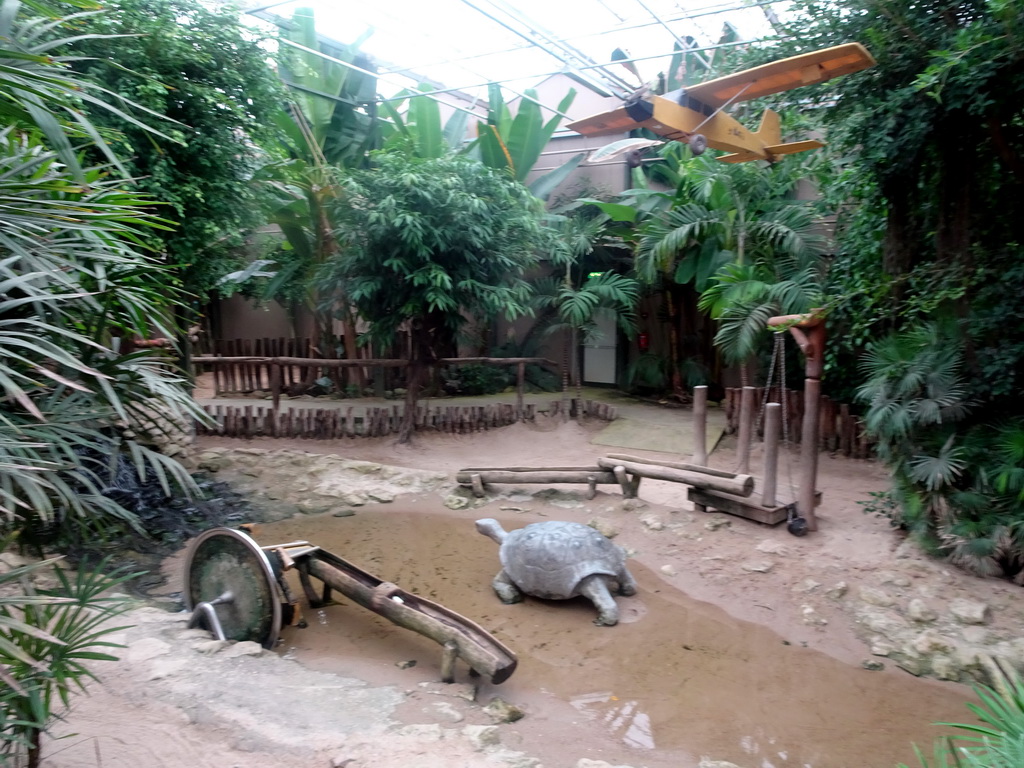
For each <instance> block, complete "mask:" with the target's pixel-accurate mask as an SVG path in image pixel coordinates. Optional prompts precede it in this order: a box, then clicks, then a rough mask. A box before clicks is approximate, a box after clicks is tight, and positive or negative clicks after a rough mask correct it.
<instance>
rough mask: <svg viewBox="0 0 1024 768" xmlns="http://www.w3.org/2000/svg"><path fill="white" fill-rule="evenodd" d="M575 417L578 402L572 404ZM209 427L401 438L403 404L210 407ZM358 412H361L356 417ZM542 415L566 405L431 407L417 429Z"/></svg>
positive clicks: (464, 428) (590, 412) (591, 411)
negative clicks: (284, 408) (376, 406)
mask: <svg viewBox="0 0 1024 768" xmlns="http://www.w3.org/2000/svg"><path fill="white" fill-rule="evenodd" d="M569 407H570V413H571V414H575V413H576V411H577V407H578V401H577V400H576V399H573V400H571V401H570V402H569ZM203 409H204V410H205V411H206V413H207V415H208V416H209V417H210V422H209V423H202V422H197V423H196V433H197V434H199V435H221V436H224V437H242V438H253V437H302V438H311V439H315V440H339V439H342V438H355V437H383V436H385V435H393V434H397V433H398V432H399V430H400V429H401V426H402V413H403V409H402V406H400V405H392V406H389V407H380V408H375V407H371V408H356V407H353V406H349V407H345V408H288V409H286V410H275V409H274V408H269V407H265V406H252V405H246V406H225V405H206V406H204V407H203ZM357 411H358V413H357ZM538 413H546V414H548V415H550V416H558V415H560V414H561V413H562V401H561V400H554V401H552V402H551V403H549V404H547V405H546V406H545V405H537V404H534V403H528V404H526V405H524V406H522V407H521V408H520V407H517V406H515V405H512V404H508V403H495V404H493V405H466V406H459V405H450V406H446V405H438V406H434V405H427V406H420V407H418V408H417V409H416V430H417V431H424V430H434V431H438V432H447V433H454V434H466V433H470V432H481V431H485V430H489V429H492V428H495V427H504V426H507V425H509V424H515V423H516V422H518V421H533V420H534V419H536V417H537V414H538ZM583 413H584V415H587V416H593V417H595V418H599V419H604V420H606V421H612V420H614V419H615V417H616V409H615V407H614V406H612V405H609V404H608V403H600V402H597V401H594V400H584V401H583Z"/></svg>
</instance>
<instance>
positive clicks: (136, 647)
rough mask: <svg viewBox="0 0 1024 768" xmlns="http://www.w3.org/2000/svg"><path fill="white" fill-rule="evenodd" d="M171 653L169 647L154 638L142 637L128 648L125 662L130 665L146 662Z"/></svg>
mask: <svg viewBox="0 0 1024 768" xmlns="http://www.w3.org/2000/svg"><path fill="white" fill-rule="evenodd" d="M170 652H171V646H170V644H168V643H165V642H164V641H163V640H158V639H157V638H155V637H144V638H142V639H141V640H136V641H135V642H134V643H132V644H131V645H129V646H128V655H127V660H128V661H129V662H131V663H136V662H139V661H148V660H149V659H155V658H156V657H157V656H165V655H166V654H168V653H170Z"/></svg>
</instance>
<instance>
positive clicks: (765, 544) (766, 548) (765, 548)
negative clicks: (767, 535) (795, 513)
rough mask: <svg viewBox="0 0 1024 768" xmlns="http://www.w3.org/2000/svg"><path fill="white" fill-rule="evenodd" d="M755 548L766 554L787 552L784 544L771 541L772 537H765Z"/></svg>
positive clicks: (783, 553)
mask: <svg viewBox="0 0 1024 768" xmlns="http://www.w3.org/2000/svg"><path fill="white" fill-rule="evenodd" d="M756 549H757V551H758V552H764V553H765V554H766V555H785V554H788V552H789V550H788V549H786V545H785V544H783V543H782V542H781V541H773V540H772V539H765V540H764V541H762V542H761V543H760V544H758V545H757V547H756Z"/></svg>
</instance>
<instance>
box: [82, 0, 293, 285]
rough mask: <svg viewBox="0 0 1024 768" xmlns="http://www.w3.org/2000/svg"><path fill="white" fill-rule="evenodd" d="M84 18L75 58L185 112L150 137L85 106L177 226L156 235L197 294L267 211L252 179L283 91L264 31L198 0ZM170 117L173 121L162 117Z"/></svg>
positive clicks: (151, 2)
mask: <svg viewBox="0 0 1024 768" xmlns="http://www.w3.org/2000/svg"><path fill="white" fill-rule="evenodd" d="M105 8H106V9H107V10H106V12H105V13H102V14H99V15H95V16H90V17H88V18H86V19H84V20H83V21H82V22H81V23H82V25H83V26H84V30H85V31H86V32H88V33H91V34H92V35H117V36H118V37H117V38H116V39H101V38H97V37H90V38H87V39H84V40H79V41H77V42H75V43H74V50H75V52H76V53H78V54H79V55H81V56H83V57H88V58H84V59H82V60H79V61H77V62H75V67H76V69H77V70H78V71H80V72H82V73H83V74H84V75H86V77H87V78H88V79H89V80H91V81H93V82H96V83H99V84H101V85H102V86H103V87H104V88H106V89H107V90H108V91H110V92H112V93H113V94H116V95H117V96H120V97H123V98H125V99H128V100H130V101H132V102H134V103H137V104H140V105H142V106H144V107H146V108H148V109H150V110H152V111H153V112H155V113H157V114H160V115H165V116H166V117H168V118H170V119H172V120H174V121H176V123H175V124H173V125H172V126H171V127H167V128H165V133H167V134H168V135H170V136H171V137H173V139H174V141H168V140H165V139H161V138H160V137H158V136H153V135H152V133H150V132H147V131H145V130H143V129H141V128H140V127H139V125H137V124H135V123H132V122H128V121H126V120H124V119H122V118H121V117H119V116H117V115H111V114H110V113H109V112H104V111H102V110H98V109H95V108H94V107H93V106H92V105H90V104H87V105H86V106H87V108H88V110H87V114H88V116H89V119H90V120H91V121H92V122H94V123H95V124H96V125H97V126H98V127H99V128H100V129H101V130H103V131H104V132H105V135H106V136H107V140H108V141H109V143H110V144H111V146H112V147H113V149H114V151H115V152H116V153H117V154H118V155H120V156H121V157H123V158H124V163H125V165H126V166H127V168H128V170H129V172H130V174H131V175H132V176H133V177H135V178H136V179H137V182H136V183H137V185H138V188H139V189H140V190H141V191H143V192H145V193H147V194H149V195H151V197H152V199H153V200H155V201H160V203H161V204H163V205H162V207H161V208H160V214H161V215H162V216H163V217H164V218H167V219H170V220H173V221H175V222H176V223H177V226H176V227H174V228H173V229H169V230H166V231H164V232H163V233H155V232H150V233H149V234H148V235H147V238H148V239H149V240H150V241H151V242H153V243H154V244H155V245H156V246H157V247H158V248H159V249H160V250H162V251H164V252H165V253H166V258H167V263H168V264H171V265H175V266H177V267H179V269H178V270H177V272H176V274H177V277H178V278H179V279H181V280H182V281H183V284H184V288H185V290H186V291H188V292H189V293H192V294H194V295H196V296H198V297H200V298H203V297H205V296H206V295H207V294H208V293H209V292H210V291H212V290H213V289H214V287H215V286H216V283H217V280H218V279H219V278H220V277H222V276H223V275H224V274H225V273H226V272H229V271H231V270H232V269H234V268H237V266H238V263H237V259H236V256H235V255H234V251H233V250H232V249H233V248H234V247H235V246H237V245H238V244H239V243H240V242H241V238H242V236H243V235H244V233H245V232H246V231H247V230H249V229H251V228H253V227H255V226H258V225H259V224H261V223H262V222H263V218H262V215H261V212H260V209H259V206H258V205H257V203H256V199H255V197H254V188H253V186H252V184H251V183H250V179H251V176H252V173H253V170H254V169H255V165H256V158H257V155H258V152H257V149H256V144H255V143H258V142H262V141H266V140H267V139H268V138H269V135H270V131H271V129H272V125H273V123H272V119H271V118H272V115H273V114H274V112H275V111H276V110H278V109H279V108H280V106H281V103H282V100H283V96H282V93H281V90H280V87H279V84H278V79H277V76H276V75H275V74H274V72H273V70H271V69H270V67H269V64H268V56H267V53H266V51H265V50H264V49H263V48H262V47H261V45H260V41H259V40H258V39H257V38H256V37H255V36H254V35H253V34H252V33H251V32H249V31H248V30H246V29H245V28H243V27H242V26H241V25H240V23H239V20H238V14H237V12H236V11H235V10H233V9H231V8H213V7H212V6H209V5H205V4H202V3H200V2H197V1H196V0H112V1H111V2H109V3H106V4H105ZM163 125H165V126H166V125H168V124H166V123H164V124H163Z"/></svg>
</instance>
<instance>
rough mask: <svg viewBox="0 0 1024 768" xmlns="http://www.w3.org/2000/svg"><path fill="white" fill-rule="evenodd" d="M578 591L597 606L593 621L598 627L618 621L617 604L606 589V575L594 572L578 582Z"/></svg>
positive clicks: (610, 625)
mask: <svg viewBox="0 0 1024 768" xmlns="http://www.w3.org/2000/svg"><path fill="white" fill-rule="evenodd" d="M579 592H580V594H581V595H583V596H584V597H585V598H587V599H588V600H590V602H592V603H593V604H594V607H595V608H597V618H596V619H594V623H595V624H597V626H599V627H614V626H615V625H616V624H618V623H619V606H617V605H616V604H615V598H614V597H612V593H611V592H609V591H608V577H607V576H605V575H603V574H600V573H595V574H593V575H592V576H587V578H585V579H584V580H583V581H581V582H580V586H579Z"/></svg>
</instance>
